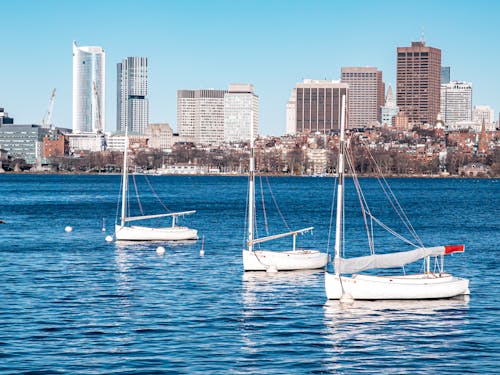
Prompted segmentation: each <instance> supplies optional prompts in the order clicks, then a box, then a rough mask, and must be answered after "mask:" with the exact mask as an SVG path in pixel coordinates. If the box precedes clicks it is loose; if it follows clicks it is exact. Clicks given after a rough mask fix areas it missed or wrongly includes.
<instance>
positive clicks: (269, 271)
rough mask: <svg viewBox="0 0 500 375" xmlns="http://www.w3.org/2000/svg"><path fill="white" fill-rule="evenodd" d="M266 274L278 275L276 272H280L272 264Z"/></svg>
mask: <svg viewBox="0 0 500 375" xmlns="http://www.w3.org/2000/svg"><path fill="white" fill-rule="evenodd" d="M266 272H268V273H276V272H278V269H277V268H276V266H275V265H273V264H271V265H270V266H268V267H267V269H266Z"/></svg>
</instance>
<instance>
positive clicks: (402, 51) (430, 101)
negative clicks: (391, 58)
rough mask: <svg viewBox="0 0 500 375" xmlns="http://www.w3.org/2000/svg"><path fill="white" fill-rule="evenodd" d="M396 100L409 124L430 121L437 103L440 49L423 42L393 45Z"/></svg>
mask: <svg viewBox="0 0 500 375" xmlns="http://www.w3.org/2000/svg"><path fill="white" fill-rule="evenodd" d="M396 80H397V81H396V93H397V94H396V99H397V105H398V106H399V110H400V111H402V112H404V113H405V115H406V116H407V117H408V121H409V124H410V125H419V124H425V123H428V124H434V122H435V121H436V118H437V115H438V113H439V111H440V106H441V101H440V97H441V95H440V94H441V91H440V90H441V50H440V49H437V48H433V47H427V46H426V45H425V42H424V41H421V42H412V43H411V47H398V48H397V72H396Z"/></svg>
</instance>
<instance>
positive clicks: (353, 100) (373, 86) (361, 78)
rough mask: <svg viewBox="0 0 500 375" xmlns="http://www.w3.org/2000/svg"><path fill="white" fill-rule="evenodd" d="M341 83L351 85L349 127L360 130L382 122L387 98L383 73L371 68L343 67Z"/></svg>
mask: <svg viewBox="0 0 500 375" xmlns="http://www.w3.org/2000/svg"><path fill="white" fill-rule="evenodd" d="M341 81H342V82H345V83H348V84H349V103H348V108H349V121H348V127H349V128H350V129H354V128H357V129H359V128H365V127H370V126H373V125H375V124H377V123H378V122H380V108H382V107H383V105H384V96H385V86H384V82H383V81H382V72H381V71H380V70H377V68H371V67H366V68H362V67H343V68H342V69H341Z"/></svg>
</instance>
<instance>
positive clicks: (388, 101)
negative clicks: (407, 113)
mask: <svg viewBox="0 0 500 375" xmlns="http://www.w3.org/2000/svg"><path fill="white" fill-rule="evenodd" d="M398 113H399V107H398V106H397V105H396V98H395V97H394V94H393V93H392V86H391V85H390V84H389V88H388V89H387V96H386V98H385V105H384V106H383V107H382V109H381V120H380V121H381V123H382V124H387V125H389V126H392V125H393V123H392V118H393V117H394V116H396V115H397V114H398Z"/></svg>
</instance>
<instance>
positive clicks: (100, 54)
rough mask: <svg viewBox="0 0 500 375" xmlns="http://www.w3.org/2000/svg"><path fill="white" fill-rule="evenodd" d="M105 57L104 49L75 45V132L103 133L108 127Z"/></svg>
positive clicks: (74, 43)
mask: <svg viewBox="0 0 500 375" xmlns="http://www.w3.org/2000/svg"><path fill="white" fill-rule="evenodd" d="M105 68H106V55H105V52H104V49H103V48H101V47H95V46H89V47H78V46H77V45H76V42H73V132H75V133H86V132H97V131H101V132H103V131H104V130H105V129H106V125H105V117H106V116H105V115H106V114H105V97H106V75H105V70H106V69H105Z"/></svg>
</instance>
